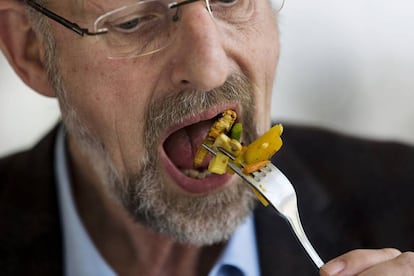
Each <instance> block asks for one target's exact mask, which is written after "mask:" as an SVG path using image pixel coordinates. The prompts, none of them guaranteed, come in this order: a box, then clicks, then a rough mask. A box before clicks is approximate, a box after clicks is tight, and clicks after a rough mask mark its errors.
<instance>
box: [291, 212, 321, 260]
mask: <svg viewBox="0 0 414 276" xmlns="http://www.w3.org/2000/svg"><path fill="white" fill-rule="evenodd" d="M286 219H287V221H288V222H289V224H290V226H291V227H292V229H293V232H295V234H296V237H297V238H298V240H299V241H300V243H301V244H302V246H303V248H305V251H306V253H308V255H309V257H310V258H311V259H312V261H313V262H314V264H315V265H316V266H317V267H318V268H321V267H322V266H323V265H324V262H323V261H322V259H321V258H320V257H319V255H318V253H317V252H316V250H315V249H314V248H313V246H312V244H311V243H310V241H309V239H308V237H307V236H306V234H305V231H304V230H303V227H302V223H301V222H300V218H299V214H298V213H296V214H295V215H293V216H286Z"/></svg>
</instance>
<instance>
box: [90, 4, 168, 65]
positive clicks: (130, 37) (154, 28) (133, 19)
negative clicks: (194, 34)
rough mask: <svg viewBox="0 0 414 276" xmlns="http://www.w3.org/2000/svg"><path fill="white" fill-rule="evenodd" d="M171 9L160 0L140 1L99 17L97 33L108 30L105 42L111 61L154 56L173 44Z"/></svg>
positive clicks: (96, 26) (103, 36) (96, 24)
mask: <svg viewBox="0 0 414 276" xmlns="http://www.w3.org/2000/svg"><path fill="white" fill-rule="evenodd" d="M170 26H171V24H169V20H168V8H167V6H166V5H165V4H163V3H161V2H158V1H147V2H138V3H135V4H133V5H129V6H124V7H122V8H119V9H116V10H114V11H111V12H109V13H106V14H104V15H102V16H101V17H99V18H98V19H97V20H96V22H95V32H96V31H99V30H107V33H106V34H105V35H102V36H100V38H102V39H104V40H105V42H106V44H107V46H108V49H109V55H110V57H111V58H124V57H136V56H143V55H147V54H151V53H155V52H157V51H159V50H161V49H163V48H165V47H167V46H168V45H169V44H170V43H171V42H170V37H171V34H170Z"/></svg>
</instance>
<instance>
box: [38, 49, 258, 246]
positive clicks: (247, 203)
mask: <svg viewBox="0 0 414 276" xmlns="http://www.w3.org/2000/svg"><path fill="white" fill-rule="evenodd" d="M49 46H51V47H48V51H46V53H47V56H46V61H47V64H46V67H47V69H48V72H49V78H50V81H51V83H52V84H53V85H54V87H55V90H56V94H57V95H58V99H59V103H60V106H61V110H62V119H63V122H64V125H65V127H66V129H67V132H68V134H69V135H70V136H71V138H72V139H73V140H74V141H76V143H77V144H78V146H79V148H80V149H81V150H82V152H83V154H84V156H85V157H87V158H89V159H90V162H89V163H90V164H94V166H95V167H94V169H95V171H96V173H97V175H99V176H100V178H101V182H102V184H101V185H102V189H105V190H106V191H107V194H108V195H109V196H111V197H113V198H114V199H115V200H116V201H117V202H118V203H120V204H121V205H122V206H123V207H124V208H125V209H126V210H127V211H128V213H129V214H130V216H131V217H132V219H134V220H135V221H136V222H138V223H141V224H144V225H146V226H147V227H149V228H151V229H153V230H155V231H157V232H159V233H161V234H165V235H168V236H171V237H172V238H174V239H176V240H177V241H179V242H182V243H192V244H199V245H203V244H213V243H217V242H220V241H224V240H227V239H228V238H229V237H230V236H231V234H232V233H233V232H234V231H235V229H236V228H237V226H238V225H239V224H240V223H241V222H242V221H243V220H244V218H245V217H246V216H247V215H248V214H249V213H250V212H251V210H252V208H253V206H254V202H255V200H254V196H253V195H252V193H251V191H250V190H249V188H248V187H247V186H246V185H245V184H242V183H241V180H240V179H238V181H236V182H235V183H232V184H231V185H227V187H226V188H225V189H223V190H222V191H220V192H215V193H213V194H208V195H203V196H188V195H183V194H178V193H176V192H173V191H172V190H171V189H170V188H169V187H168V186H167V185H166V184H165V181H164V179H163V174H162V170H161V168H160V165H159V163H160V162H159V156H158V152H157V147H158V143H159V141H160V139H159V137H160V135H161V133H163V131H165V129H166V128H168V127H169V126H171V125H172V124H175V123H177V122H179V121H181V120H183V118H185V117H188V116H191V115H192V114H195V113H199V112H201V111H202V110H205V109H208V108H209V107H213V106H215V105H217V104H223V103H226V102H236V101H237V102H240V103H241V105H242V110H243V112H244V113H243V116H242V118H243V126H244V132H245V133H246V134H247V135H245V136H244V141H245V142H246V143H248V142H251V141H252V140H253V138H255V137H256V136H257V134H256V133H257V132H256V129H255V127H254V126H255V123H254V121H253V117H254V116H253V110H254V109H255V108H254V102H253V97H252V93H253V92H252V87H251V85H250V84H249V82H248V81H247V80H246V78H245V77H242V76H233V77H231V78H230V79H229V80H228V81H227V82H226V83H225V84H224V85H223V86H222V87H220V88H217V89H214V90H212V91H208V92H205V91H183V92H181V93H178V94H177V95H173V96H169V97H166V98H164V99H161V100H158V101H157V102H155V103H152V104H151V105H150V106H148V107H147V109H146V111H145V122H146V124H145V130H144V135H145V139H144V146H145V152H146V154H145V156H144V157H143V158H142V160H141V164H142V166H141V168H140V170H139V171H137V172H127V173H123V174H121V173H120V172H119V171H118V170H117V169H116V168H115V166H114V165H113V162H112V161H111V159H110V158H109V154H108V152H107V151H106V150H105V148H104V147H103V146H102V142H101V141H99V139H98V138H97V137H96V136H95V135H94V134H93V133H92V132H91V131H90V130H89V129H88V127H87V126H86V124H85V123H84V122H83V121H82V118H80V117H79V116H78V114H77V112H76V107H75V106H72V105H71V104H70V100H69V98H68V94H67V91H66V90H65V85H64V79H63V77H62V75H61V74H60V73H59V67H58V65H57V64H60V63H59V62H58V59H57V57H58V55H56V53H55V51H56V47H54V45H53V42H50V45H49Z"/></svg>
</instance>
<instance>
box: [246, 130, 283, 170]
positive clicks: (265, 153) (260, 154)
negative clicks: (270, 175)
mask: <svg viewBox="0 0 414 276" xmlns="http://www.w3.org/2000/svg"><path fill="white" fill-rule="evenodd" d="M282 132H283V127H282V125H281V124H278V125H275V126H273V127H272V128H271V129H269V130H268V131H267V132H266V133H265V134H263V135H262V136H260V137H259V138H257V139H256V140H255V141H253V143H251V144H250V145H248V146H247V149H246V151H245V153H244V155H243V159H244V162H245V164H253V163H258V162H261V161H264V160H268V159H270V158H271V157H272V156H273V154H275V153H276V152H277V151H278V150H279V149H280V148H281V147H282V139H281V138H280V135H282Z"/></svg>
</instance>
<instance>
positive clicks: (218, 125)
mask: <svg viewBox="0 0 414 276" xmlns="http://www.w3.org/2000/svg"><path fill="white" fill-rule="evenodd" d="M236 118H237V114H236V112H235V111H234V110H231V109H228V110H226V111H224V112H223V113H222V114H221V117H220V118H219V119H218V120H217V121H215V122H214V124H213V125H212V126H211V128H210V131H209V132H208V134H207V136H206V138H204V141H203V144H206V145H207V146H210V147H211V146H212V145H213V144H214V141H215V140H216V138H217V137H218V136H219V135H220V134H222V133H227V132H229V131H230V129H231V127H232V126H233V124H234V122H235V121H236ZM207 154H208V151H207V150H206V149H205V148H203V147H202V146H201V145H200V146H199V147H198V148H197V151H196V154H195V156H194V162H193V166H194V168H197V167H200V166H201V164H202V163H203V161H204V159H205V158H206V156H207Z"/></svg>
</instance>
